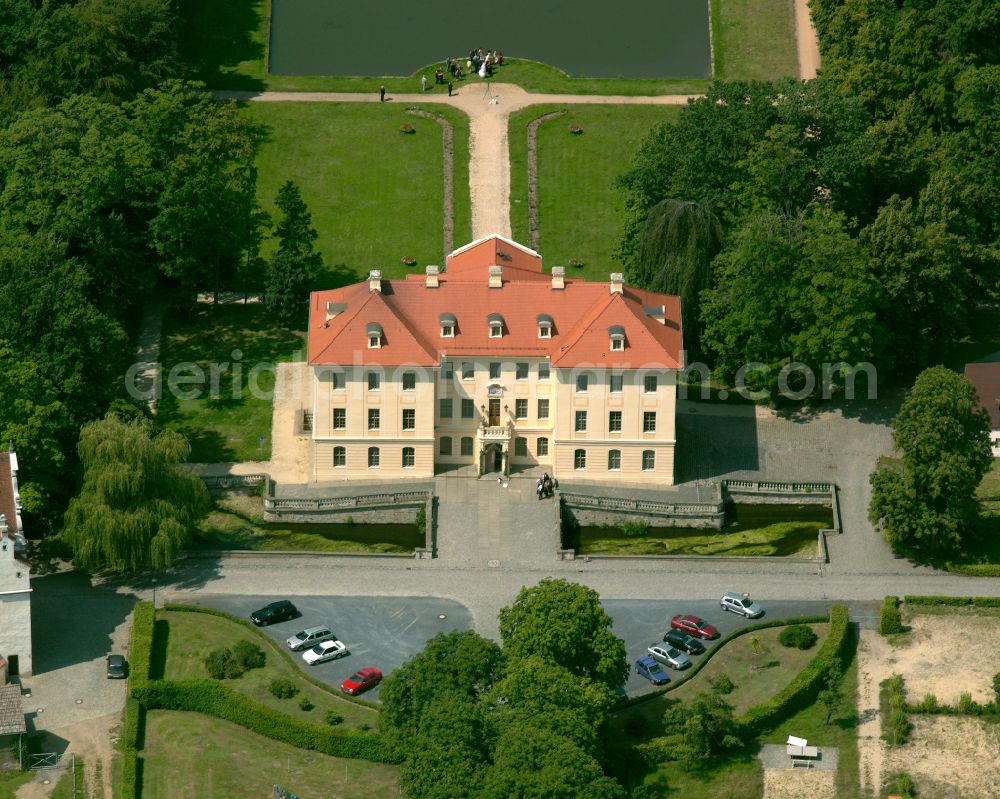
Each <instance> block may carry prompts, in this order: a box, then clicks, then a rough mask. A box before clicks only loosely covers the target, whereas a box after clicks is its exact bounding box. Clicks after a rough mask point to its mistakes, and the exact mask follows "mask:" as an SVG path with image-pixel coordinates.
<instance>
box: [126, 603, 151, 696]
mask: <svg viewBox="0 0 1000 799" xmlns="http://www.w3.org/2000/svg"><path fill="white" fill-rule="evenodd" d="M155 622H156V612H155V610H154V609H153V605H152V603H150V602H138V603H136V606H135V610H134V611H133V614H132V646H131V649H130V650H129V685H130V686H131V687H133V688H134V687H136V686H137V685H141V684H142V683H144V682H146V681H147V680H148V679H149V664H150V661H151V660H152V657H153V627H154V624H155Z"/></svg>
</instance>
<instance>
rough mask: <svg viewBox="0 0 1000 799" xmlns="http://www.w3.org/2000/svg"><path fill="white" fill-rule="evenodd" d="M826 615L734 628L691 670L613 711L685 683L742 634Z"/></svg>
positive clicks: (810, 621) (816, 620)
mask: <svg viewBox="0 0 1000 799" xmlns="http://www.w3.org/2000/svg"><path fill="white" fill-rule="evenodd" d="M827 621H828V619H827V617H826V616H795V617H794V618H791V619H780V620H774V621H762V622H760V623H759V624H751V625H750V626H749V627H741V628H740V629H739V630H733V631H732V632H731V633H729V635H726V636H724V637H722V638H720V639H719V641H718V643H717V644H716V645H715V646H713V647H712V648H711V649H709V650H708V652H706V653H705V657H703V658H701V659H700V660H699V661H698V662H697V663H695V664H694V666H692V667H691V669H690V670H689V671H686V672H685V673H684V676H683V677H680V678H679V679H677V680H673V679H671V681H670V683H669V684H667V685H665V686H663V687H662V688H658V689H656V690H654V691H650V692H649V693H645V694H643V695H642V696H636V697H633V698H631V699H627V700H625V701H624V702H620V703H619V704H617V705H615V707H614V710H613V711H612V712H614V713H618V712H619V711H621V710H625V709H626V708H630V707H635V706H636V705H641V704H642V703H643V702H649V701H650V700H652V699H656V698H657V697H658V696H660V695H662V694H665V693H667V692H669V691H673V690H675V689H676V688H680V686H682V685H684V683H686V682H687V681H688V680H690V679H692V678H693V677H694V676H695V675H696V674H697V673H698V672H699V671H701V670H702V669H703V668H705V666H706V665H708V661H710V660H711V659H712V658H713V657H715V655H716V654H717V653H718V652H719V651H721V649H722V647H723V646H725V645H726V644H728V643H729V642H730V641H734V640H735V639H737V638H739V637H740V636H741V635H747V634H748V633H753V632H757V631H758V630H766V629H768V628H770V627H784V626H785V625H788V624H823V623H825V622H827Z"/></svg>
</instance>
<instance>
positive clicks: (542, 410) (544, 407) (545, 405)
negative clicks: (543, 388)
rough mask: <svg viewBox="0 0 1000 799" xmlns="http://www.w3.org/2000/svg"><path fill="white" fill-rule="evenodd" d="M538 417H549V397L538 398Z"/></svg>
mask: <svg viewBox="0 0 1000 799" xmlns="http://www.w3.org/2000/svg"><path fill="white" fill-rule="evenodd" d="M538 418H539V419H548V418H549V401H548V400H547V399H540V400H538Z"/></svg>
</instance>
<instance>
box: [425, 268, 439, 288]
mask: <svg viewBox="0 0 1000 799" xmlns="http://www.w3.org/2000/svg"><path fill="white" fill-rule="evenodd" d="M424 273H425V274H426V278H425V281H424V285H425V286H427V288H429V289H436V288H437V287H438V286H439V285H440V283H439V281H438V275H440V274H441V267H439V266H428V267H427V268H426V269H424Z"/></svg>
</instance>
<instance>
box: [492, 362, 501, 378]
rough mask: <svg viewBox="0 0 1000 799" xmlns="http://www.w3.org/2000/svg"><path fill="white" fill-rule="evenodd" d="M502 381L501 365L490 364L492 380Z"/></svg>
mask: <svg viewBox="0 0 1000 799" xmlns="http://www.w3.org/2000/svg"><path fill="white" fill-rule="evenodd" d="M499 379H500V364H499V363H498V362H497V361H493V362H492V363H491V364H490V380H499Z"/></svg>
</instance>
